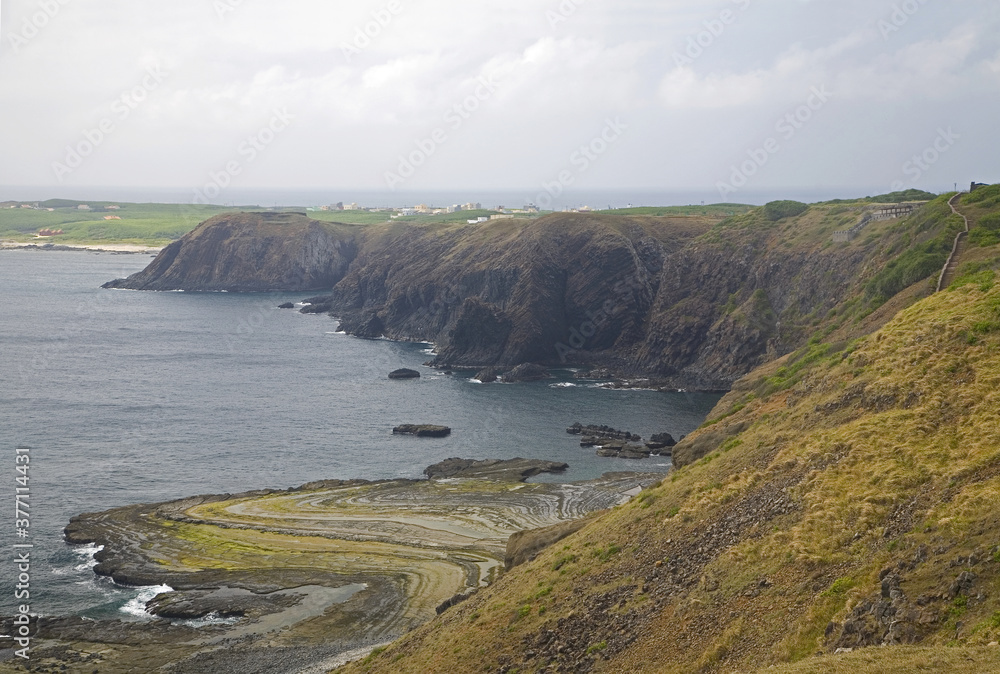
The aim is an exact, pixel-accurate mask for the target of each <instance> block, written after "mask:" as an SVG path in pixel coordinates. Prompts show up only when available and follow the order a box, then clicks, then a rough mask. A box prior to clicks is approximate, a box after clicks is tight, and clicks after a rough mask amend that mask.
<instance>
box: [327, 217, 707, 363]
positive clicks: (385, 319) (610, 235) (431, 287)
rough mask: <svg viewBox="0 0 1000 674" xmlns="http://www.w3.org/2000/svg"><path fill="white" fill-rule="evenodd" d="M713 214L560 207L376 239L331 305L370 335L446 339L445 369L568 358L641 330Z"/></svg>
mask: <svg viewBox="0 0 1000 674" xmlns="http://www.w3.org/2000/svg"><path fill="white" fill-rule="evenodd" d="M708 226H709V223H705V222H702V221H690V220H685V219H679V218H678V219H669V218H609V217H606V216H580V215H575V214H573V215H555V216H549V217H546V218H542V219H540V220H535V221H518V220H508V221H499V222H493V223H489V224H488V225H484V226H482V227H461V228H452V229H447V230H436V229H434V228H430V227H412V226H411V227H405V226H400V227H394V228H391V229H389V230H388V231H384V232H379V233H377V234H374V235H372V236H370V237H368V238H366V240H365V242H364V243H363V245H362V252H361V254H360V255H359V257H358V259H357V260H356V261H355V264H354V265H352V267H351V271H350V272H349V273H348V274H347V276H346V277H345V278H344V280H343V281H341V282H340V283H339V284H338V285H337V286H336V288H335V289H334V293H333V297H332V300H331V309H332V313H333V314H334V315H336V316H339V317H340V318H341V319H342V327H343V328H344V329H345V330H346V331H348V332H353V333H355V334H361V335H362V336H367V337H376V336H379V335H376V334H372V333H373V332H378V331H381V334H384V335H386V336H388V337H392V338H396V339H424V340H428V341H432V342H435V343H436V344H438V347H439V356H438V358H437V360H436V361H435V362H436V363H437V364H438V365H440V366H442V367H451V366H468V367H479V366H491V365H500V366H514V365H518V364H521V363H525V362H540V363H545V364H552V365H555V364H568V363H573V362H578V361H579V360H580V357H581V354H584V358H585V352H586V351H591V350H601V351H614V349H615V348H616V347H618V346H621V345H622V344H627V343H631V342H633V341H635V340H636V339H638V338H640V337H641V335H642V325H643V323H644V321H645V320H646V317H647V315H648V313H649V310H650V307H651V305H652V302H653V298H654V297H655V296H656V293H657V289H658V283H659V278H660V271H661V269H662V266H663V263H664V260H665V259H666V258H667V257H668V256H669V255H671V254H673V253H676V252H677V251H679V250H680V249H681V248H682V247H683V246H684V245H685V244H686V243H687V242H688V241H690V240H691V239H693V238H694V237H695V236H697V235H699V234H702V233H704V232H705V231H706V230H707V229H708Z"/></svg>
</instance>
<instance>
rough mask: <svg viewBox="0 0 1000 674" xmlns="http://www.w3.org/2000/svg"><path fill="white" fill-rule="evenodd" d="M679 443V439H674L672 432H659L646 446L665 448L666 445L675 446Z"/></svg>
mask: <svg viewBox="0 0 1000 674" xmlns="http://www.w3.org/2000/svg"><path fill="white" fill-rule="evenodd" d="M676 445H677V441H676V440H674V436H672V435H670V433H657V434H656V435H654V436H653V437H651V438H650V439H649V442H647V443H646V446H647V447H649V448H650V449H663V448H664V447H674V446H676Z"/></svg>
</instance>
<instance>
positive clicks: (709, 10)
mask: <svg viewBox="0 0 1000 674" xmlns="http://www.w3.org/2000/svg"><path fill="white" fill-rule="evenodd" d="M998 36H1000V3H997V2H996V0H962V1H961V2H958V1H957V0H953V1H946V0H892V1H885V0H717V1H715V2H705V1H704V0H702V1H699V2H694V1H693V0H655V1H645V0H614V1H612V0H503V1H502V2H500V1H498V0H480V1H479V2H468V1H466V2H457V1H448V2H445V1H440V0H374V1H373V0H353V1H352V2H349V3H348V2H337V1H332V2H331V1H330V0H326V1H325V2H319V1H314V0H286V1H285V2H282V3H276V2H264V0H171V1H170V2H142V1H137V0H0V38H2V39H0V120H2V124H0V185H6V186H37V187H43V188H45V189H46V193H47V194H52V196H56V195H58V193H59V191H60V190H67V191H68V190H77V191H78V190H79V188H88V187H109V186H120V187H157V188H170V189H176V190H179V191H181V192H183V193H190V194H191V195H192V199H193V200H198V199H201V198H204V199H206V200H210V201H213V202H216V203H220V202H221V201H223V200H224V195H225V193H226V191H227V190H236V189H248V188H258V187H259V188H264V187H266V188H284V189H329V188H352V189H366V190H382V191H389V190H393V191H408V190H452V189H469V190H473V189H490V190H505V189H511V190H513V189H519V190H529V191H532V193H534V192H538V193H539V194H550V195H553V196H554V195H557V194H559V193H561V192H563V191H579V190H666V191H670V190H701V191H704V192H708V193H711V194H713V195H718V200H719V201H740V195H741V194H746V193H748V192H750V191H760V190H783V189H788V190H810V189H815V190H820V191H823V190H825V191H831V190H832V191H836V190H844V191H845V192H847V193H850V192H853V193H854V194H853V195H860V192H862V191H863V192H865V193H868V194H872V193H879V192H880V191H889V190H890V189H905V188H911V187H914V188H919V189H926V190H929V191H934V192H941V191H946V190H950V189H952V188H953V185H954V184H955V183H959V184H960V185H965V186H967V185H968V183H969V182H970V181H972V180H976V181H981V182H1000V161H998V157H1000V153H998V148H1000V132H998V122H997V120H998V118H1000V115H998V113H1000V37H998ZM847 195H848V196H850V195H851V194H847ZM2 199H3V195H2V194H0V200H2Z"/></svg>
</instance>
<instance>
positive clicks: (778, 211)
mask: <svg viewBox="0 0 1000 674" xmlns="http://www.w3.org/2000/svg"><path fill="white" fill-rule="evenodd" d="M808 210H809V206H808V205H806V204H803V203H802V202H801V201H772V202H771V203H769V204H765V205H764V217H765V218H767V219H768V220H770V221H771V222H777V221H778V220H782V219H784V218H791V217H794V216H796V215H802V214H803V213H805V212H806V211H808Z"/></svg>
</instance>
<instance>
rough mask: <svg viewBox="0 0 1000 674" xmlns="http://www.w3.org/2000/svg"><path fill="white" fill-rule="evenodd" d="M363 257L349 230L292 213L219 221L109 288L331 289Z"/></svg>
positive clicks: (228, 217) (223, 217) (245, 215)
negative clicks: (352, 262)
mask: <svg viewBox="0 0 1000 674" xmlns="http://www.w3.org/2000/svg"><path fill="white" fill-rule="evenodd" d="M356 254H357V248H356V245H355V243H354V238H353V236H352V234H351V232H350V230H349V229H347V228H342V227H337V226H331V225H327V224H325V223H320V222H317V221H315V220H310V219H309V218H306V217H305V216H301V215H296V214H285V213H240V214H232V215H220V216H218V217H215V218H212V219H211V220H208V221H206V222H204V223H202V224H201V225H199V226H198V228H197V229H195V230H194V231H192V232H191V233H189V234H187V235H186V236H184V237H183V238H182V239H180V240H179V241H175V242H173V243H172V244H170V245H169V246H167V247H166V248H164V249H163V251H162V252H161V253H160V254H159V255H158V256H157V257H156V259H155V260H153V262H152V263H151V264H150V265H149V266H148V267H147V268H146V269H144V270H143V271H141V272H139V273H138V274H133V275H132V276H130V277H129V278H127V279H118V280H116V281H112V282H110V283H108V284H106V285H105V286H104V287H105V288H125V289H129V290H189V291H203V292H213V291H214V292H218V291H223V290H225V291H229V292H263V291H272V290H303V291H306V290H320V289H328V288H332V287H333V286H334V285H335V284H336V283H337V282H338V281H339V280H340V279H341V278H343V277H344V274H345V273H346V272H347V268H348V266H349V265H350V263H351V261H352V260H353V259H354V257H355V255H356Z"/></svg>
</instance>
